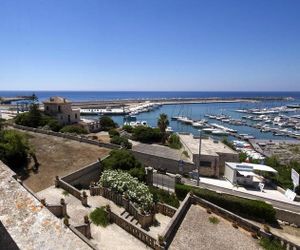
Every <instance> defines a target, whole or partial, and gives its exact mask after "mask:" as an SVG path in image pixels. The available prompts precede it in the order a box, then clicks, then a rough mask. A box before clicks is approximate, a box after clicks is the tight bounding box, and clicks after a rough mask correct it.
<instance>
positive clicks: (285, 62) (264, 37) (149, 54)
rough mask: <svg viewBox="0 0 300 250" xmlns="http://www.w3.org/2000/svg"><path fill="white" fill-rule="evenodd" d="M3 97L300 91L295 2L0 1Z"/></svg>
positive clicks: (298, 4) (299, 15)
mask: <svg viewBox="0 0 300 250" xmlns="http://www.w3.org/2000/svg"><path fill="white" fill-rule="evenodd" d="M0 89H1V90H165V91H168V90H170V91H173V90H174V91H175V90H187V91H191V90H198V91H224V90H225V91H240V90H241V91H247V90H252V91H259V90H262V91H263V90H267V91H268V90H272V91H281V90H285V91H295V90H298V91H300V1H299V0H219V1H217V0H209V1H208V0H203V1H202V0H119V1H115V0H107V1H101V0H69V1H67V0H39V1H38V0H36V1H34V0H26V1H25V0H19V1H16V0H1V1H0Z"/></svg>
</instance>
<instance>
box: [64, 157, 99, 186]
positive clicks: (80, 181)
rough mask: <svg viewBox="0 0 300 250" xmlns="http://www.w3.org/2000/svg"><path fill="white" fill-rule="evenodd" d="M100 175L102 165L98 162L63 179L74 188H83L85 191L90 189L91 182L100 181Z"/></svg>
mask: <svg viewBox="0 0 300 250" xmlns="http://www.w3.org/2000/svg"><path fill="white" fill-rule="evenodd" d="M100 174H101V163H100V162H99V161H97V162H94V163H92V164H90V165H88V166H85V167H83V168H81V169H79V170H77V171H75V172H72V173H71V174H68V175H67V176H64V177H62V178H61V179H62V180H64V181H65V182H67V183H69V184H70V185H72V186H81V187H82V188H84V189H88V188H89V186H90V184H91V182H98V181H99V179H100Z"/></svg>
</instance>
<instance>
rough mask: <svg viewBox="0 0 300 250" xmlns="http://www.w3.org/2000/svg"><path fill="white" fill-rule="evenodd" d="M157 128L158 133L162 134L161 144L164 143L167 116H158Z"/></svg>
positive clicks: (167, 121)
mask: <svg viewBox="0 0 300 250" xmlns="http://www.w3.org/2000/svg"><path fill="white" fill-rule="evenodd" d="M157 126H158V127H159V129H160V132H161V133H162V143H165V141H166V139H167V137H166V129H167V127H168V126H169V120H168V116H167V115H166V114H165V113H163V114H160V115H159V118H158V120H157Z"/></svg>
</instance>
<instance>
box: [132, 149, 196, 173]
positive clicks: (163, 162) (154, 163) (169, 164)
mask: <svg viewBox="0 0 300 250" xmlns="http://www.w3.org/2000/svg"><path fill="white" fill-rule="evenodd" d="M131 152H132V154H133V155H134V156H135V157H136V158H137V159H138V160H139V161H140V162H142V163H143V164H145V165H146V166H151V167H153V168H155V169H159V168H163V169H167V172H169V173H172V174H177V173H179V163H178V161H176V160H173V159H169V158H163V157H160V156H156V155H149V154H145V153H142V152H138V151H134V150H132V151H131ZM194 169H196V166H195V165H194V164H193V163H189V162H184V165H183V171H182V172H180V173H181V174H183V173H186V174H188V173H189V172H191V171H193V170H194Z"/></svg>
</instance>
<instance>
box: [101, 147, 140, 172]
mask: <svg viewBox="0 0 300 250" xmlns="http://www.w3.org/2000/svg"><path fill="white" fill-rule="evenodd" d="M102 166H103V168H104V169H122V170H130V169H132V168H136V167H141V166H142V165H141V163H140V162H139V161H137V160H136V158H135V157H134V156H133V154H132V153H131V152H129V151H127V150H125V149H118V150H112V151H111V152H110V156H109V157H108V158H106V159H105V160H103V162H102Z"/></svg>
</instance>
